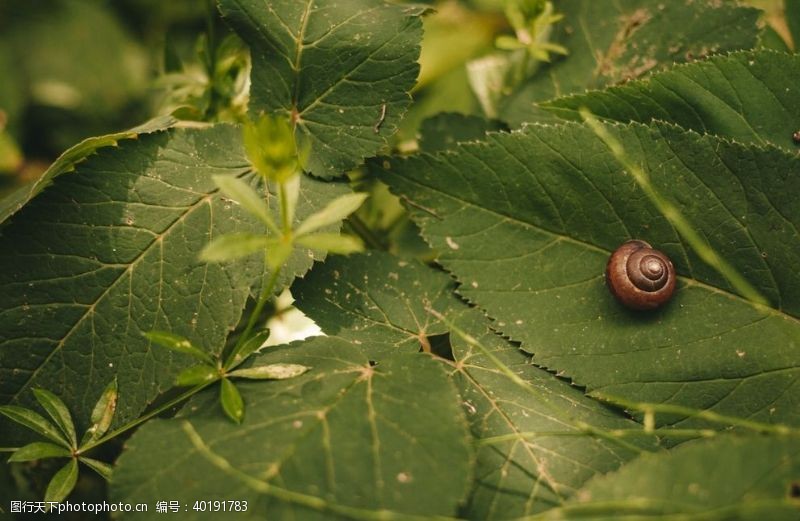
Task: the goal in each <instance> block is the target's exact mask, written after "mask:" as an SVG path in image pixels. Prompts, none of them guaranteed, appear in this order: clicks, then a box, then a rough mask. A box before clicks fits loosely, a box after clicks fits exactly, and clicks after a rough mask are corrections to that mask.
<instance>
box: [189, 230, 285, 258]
mask: <svg viewBox="0 0 800 521" xmlns="http://www.w3.org/2000/svg"><path fill="white" fill-rule="evenodd" d="M268 243H269V239H267V237H266V236H265V235H255V234H252V233H231V234H228V235H220V236H219V237H215V238H214V239H213V240H212V241H211V242H209V243H208V244H206V246H205V247H204V248H203V251H201V252H200V260H202V261H205V262H228V261H232V260H236V259H239V258H241V257H246V256H247V255H252V254H254V253H258V252H263V251H264V249H265V248H266V247H267V244H268Z"/></svg>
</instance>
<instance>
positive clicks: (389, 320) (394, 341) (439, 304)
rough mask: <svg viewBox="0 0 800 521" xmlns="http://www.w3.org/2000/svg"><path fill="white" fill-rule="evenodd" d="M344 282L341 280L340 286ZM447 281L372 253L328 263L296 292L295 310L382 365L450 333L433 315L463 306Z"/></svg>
mask: <svg viewBox="0 0 800 521" xmlns="http://www.w3.org/2000/svg"><path fill="white" fill-rule="evenodd" d="M340 279H341V280H340ZM454 289H455V285H454V284H453V282H452V281H451V280H450V279H449V277H447V276H446V275H444V274H442V273H440V272H437V271H435V270H432V269H430V268H428V267H427V266H425V265H424V264H421V263H419V262H417V261H410V260H405V259H398V258H396V257H392V256H390V255H388V254H385V253H380V252H376V251H369V252H366V253H364V254H363V255H353V256H351V257H346V258H339V257H334V258H330V259H328V260H327V261H326V262H325V264H320V265H317V266H315V267H314V269H313V270H311V271H310V272H309V273H308V274H307V275H306V276H305V277H304V278H302V279H298V280H297V281H296V282H295V284H294V285H293V286H292V295H293V296H294V297H295V300H296V303H295V305H296V306H297V307H298V309H300V310H301V311H303V312H304V313H306V314H307V315H308V316H309V317H310V318H311V319H312V320H314V322H316V323H317V325H319V327H320V328H321V329H322V331H324V332H325V333H326V334H328V335H334V336H337V337H341V338H346V339H349V340H351V341H353V342H355V343H357V344H359V345H361V344H363V346H364V347H363V349H365V350H366V352H367V353H368V354H369V356H371V357H373V359H380V358H381V357H383V356H386V355H388V354H391V353H395V352H398V351H400V352H406V353H416V352H418V351H419V350H420V348H421V347H423V346H425V345H426V344H427V343H429V342H428V338H429V337H432V336H437V335H443V334H445V333H447V332H448V327H447V326H446V325H445V324H444V323H443V322H442V321H441V320H439V319H438V318H436V317H435V316H433V315H432V314H431V313H430V310H431V309H434V310H438V311H439V312H444V311H445V310H447V309H450V308H451V306H453V303H454V302H455V303H456V304H460V303H459V302H458V300H457V299H455V298H454V297H453V290H454Z"/></svg>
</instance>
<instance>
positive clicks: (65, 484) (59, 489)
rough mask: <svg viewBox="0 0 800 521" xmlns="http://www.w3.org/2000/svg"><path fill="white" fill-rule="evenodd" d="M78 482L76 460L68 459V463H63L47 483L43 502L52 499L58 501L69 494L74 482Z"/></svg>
mask: <svg viewBox="0 0 800 521" xmlns="http://www.w3.org/2000/svg"><path fill="white" fill-rule="evenodd" d="M77 482H78V460H76V459H75V458H73V459H71V460H69V463H67V464H66V465H64V466H63V467H62V468H61V470H59V471H58V472H56V474H55V476H53V479H51V480H50V483H49V484H48V485H47V490H46V491H45V493H44V500H45V502H48V501H53V502H56V503H60V502H62V501H64V500H65V499H66V498H67V496H69V494H70V492H72V489H73V488H75V483H77Z"/></svg>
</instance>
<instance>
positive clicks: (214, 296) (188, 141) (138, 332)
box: [0, 126, 347, 427]
mask: <svg viewBox="0 0 800 521" xmlns="http://www.w3.org/2000/svg"><path fill="white" fill-rule="evenodd" d="M248 171H249V165H248V163H247V161H246V159H245V157H244V152H243V150H242V147H241V133H240V130H239V129H238V128H235V127H230V126H218V127H214V128H210V129H205V130H174V131H170V132H162V133H158V134H150V135H147V136H140V137H139V139H138V140H135V141H133V140H131V141H124V142H121V143H120V146H119V147H117V148H113V149H103V150H101V151H100V152H99V153H98V154H97V155H96V156H93V157H92V158H91V159H89V160H88V161H86V162H84V163H82V164H81V165H80V166H79V168H78V169H77V171H76V172H74V173H72V174H69V175H65V176H61V177H59V178H57V179H56V182H55V184H54V185H53V186H52V187H50V188H49V189H48V190H46V191H45V192H44V193H43V194H41V195H40V196H39V197H37V198H36V199H35V200H33V201H32V202H30V203H29V204H28V205H27V206H26V207H25V208H24V209H22V210H21V211H20V212H18V213H17V214H16V215H15V216H14V217H13V219H11V220H10V221H9V222H8V223H7V224H6V226H5V227H4V228H3V229H2V232H0V288H2V290H1V291H0V312H1V314H0V331H2V335H1V336H0V368H2V369H1V370H0V371H1V372H0V401H1V402H10V401H20V400H21V401H23V402H26V401H27V402H29V401H30V400H29V399H28V396H29V394H28V393H27V392H26V390H27V389H29V388H30V387H32V386H41V387H46V388H47V389H49V390H51V391H53V392H55V393H57V394H58V395H59V396H61V397H62V398H63V399H64V400H65V401H66V402H68V403H70V406H71V407H72V408H73V412H74V413H75V415H76V416H75V417H76V421H77V422H78V423H79V424H83V426H84V427H85V426H86V422H87V420H88V415H89V413H90V412H91V409H92V407H93V405H94V400H96V398H97V396H98V395H99V394H100V393H101V392H102V390H103V389H104V388H105V386H106V385H107V384H108V382H109V381H110V380H112V379H113V378H114V376H115V375H116V376H117V379H118V383H119V403H118V406H117V413H116V416H115V422H124V421H126V420H129V419H130V418H131V417H132V416H135V415H137V414H138V413H139V411H141V410H142V408H143V407H144V406H145V405H146V404H147V403H148V402H149V401H150V400H152V399H153V398H154V397H155V396H156V395H157V394H158V393H159V392H160V391H162V390H164V389H165V388H167V387H169V386H171V385H172V383H173V381H174V377H175V375H176V374H177V372H178V371H179V370H180V369H181V368H183V367H186V366H187V365H188V363H189V362H190V360H189V359H188V358H187V357H184V356H173V355H172V354H171V353H169V351H168V350H166V349H163V348H160V347H153V346H152V345H151V344H150V343H149V341H148V340H147V339H145V338H144V337H143V336H142V333H143V332H146V331H151V330H153V329H168V330H169V331H171V332H173V333H175V334H178V335H181V336H184V337H186V338H189V339H191V340H192V341H193V342H195V343H196V345H197V346H198V347H199V348H201V349H202V350H204V351H205V352H208V353H218V352H219V351H220V350H221V349H222V347H223V345H224V341H225V337H226V335H227V334H228V331H229V330H230V328H232V327H233V326H234V325H235V324H236V323H237V322H238V321H239V318H240V315H241V312H242V311H241V310H242V308H243V306H244V303H245V300H246V298H247V297H248V294H249V291H250V286H251V284H252V283H253V281H254V280H255V279H257V278H258V276H259V275H260V274H261V272H262V270H263V261H262V260H261V259H258V258H257V257H254V258H252V259H247V260H246V261H242V262H240V263H238V264H231V265H225V266H224V267H223V266H220V265H217V264H206V263H202V262H200V261H199V260H198V255H199V253H200V251H201V249H202V248H203V246H204V245H205V244H206V243H207V242H208V241H209V240H210V239H211V238H212V237H216V236H218V235H220V234H223V233H231V232H239V231H250V232H259V233H263V232H264V227H263V225H262V224H261V223H259V222H258V221H257V220H256V219H255V218H254V217H252V216H250V215H249V214H247V213H246V212H244V211H243V210H242V209H240V208H239V207H238V206H237V205H234V204H232V203H231V202H230V201H229V200H227V199H224V198H223V197H221V195H220V194H219V193H218V191H217V188H216V186H215V184H214V182H213V180H212V175H213V174H227V175H245V176H247V175H248V174H247V172H248ZM346 191H347V188H346V187H344V186H341V185H337V184H332V183H322V182H320V181H316V180H313V179H311V178H306V179H304V182H303V194H302V195H301V202H300V211H299V214H301V215H302V216H307V215H308V214H310V213H312V212H313V211H314V210H315V209H318V208H319V207H321V206H324V204H325V203H327V202H328V201H329V200H331V199H334V198H336V197H337V196H339V195H341V194H342V193H344V192H346ZM274 206H277V205H274ZM312 260H313V258H312V257H311V252H309V251H307V250H304V251H300V250H298V251H296V252H295V254H294V256H293V257H292V259H291V260H290V264H289V267H288V268H287V269H286V270H284V272H283V277H282V282H283V283H285V282H287V281H290V280H291V279H292V278H293V277H294V276H295V275H297V274H300V273H303V272H304V271H305V270H306V269H307V268H308V267H309V266H310V264H311V262H312ZM12 369H13V370H12Z"/></svg>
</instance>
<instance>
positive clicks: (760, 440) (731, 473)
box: [536, 436, 800, 521]
mask: <svg viewBox="0 0 800 521" xmlns="http://www.w3.org/2000/svg"><path fill="white" fill-rule="evenodd" d="M797 441H798V440H797V438H795V437H749V438H737V437H733V436H725V437H719V438H716V439H713V440H710V441H706V440H704V441H698V442H693V443H687V444H686V445H683V446H681V447H679V448H677V449H675V450H673V451H670V452H666V453H661V454H651V455H646V456H643V457H642V458H641V459H639V460H637V461H634V462H632V463H630V464H628V465H627V466H625V467H623V468H622V469H621V470H620V471H619V472H615V473H612V474H609V475H607V476H602V477H598V478H596V479H594V480H592V481H590V482H589V483H588V484H587V485H586V487H584V488H583V489H581V490H580V491H579V492H578V494H576V495H575V498H574V499H573V500H572V501H570V502H569V503H568V504H567V505H565V506H564V507H563V508H560V509H555V510H553V511H551V512H548V513H547V514H545V515H543V516H541V517H540V518H536V519H587V520H600V519H625V518H627V517H628V516H630V517H636V519H643V520H646V519H653V520H656V519H665V518H672V519H679V518H682V517H681V516H686V518H688V519H742V520H753V521H757V520H762V519H770V520H776V521H777V520H787V521H790V520H792V519H797V514H798V511H799V510H800V503H798V498H797V497H796V496H795V497H792V495H793V494H797V489H796V488H795V489H794V492H793V484H794V487H799V486H800V484H798V482H797V477H798V476H799V475H800V454H798V451H799V450H800V444H798V443H797Z"/></svg>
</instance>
